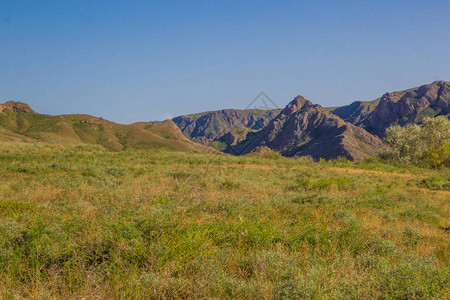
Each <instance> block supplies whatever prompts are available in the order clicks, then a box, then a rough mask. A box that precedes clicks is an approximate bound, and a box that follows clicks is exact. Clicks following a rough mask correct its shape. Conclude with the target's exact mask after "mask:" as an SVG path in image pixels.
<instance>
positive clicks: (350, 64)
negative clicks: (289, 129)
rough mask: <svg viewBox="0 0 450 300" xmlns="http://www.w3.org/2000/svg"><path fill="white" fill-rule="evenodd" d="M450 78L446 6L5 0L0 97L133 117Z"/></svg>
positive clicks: (338, 95)
mask: <svg viewBox="0 0 450 300" xmlns="http://www.w3.org/2000/svg"><path fill="white" fill-rule="evenodd" d="M435 80H447V81H448V80H450V1H448V0H441V1H439V0H436V1H433V0H422V1H416V0H396V1H392V0H389V1H387V0H386V1H364V0H358V1H312V0H311V1H245V0H244V1H233V0H231V1H230V0H227V1H195V0H194V1H162V0H161V1H159V0H158V1H150V0H148V1H117V0H114V1H112V0H108V1H106V0H105V1H95V0H89V1H83V0H76V1H72V0H64V1H59V0H54V1H47V0H40V1H21V0H0V102H5V101H7V100H20V101H24V102H27V103H29V104H30V105H31V106H32V107H33V108H34V109H35V110H36V111H38V112H41V113H48V114H63V113H88V114H92V115H95V116H102V117H104V118H107V119H110V120H113V121H117V122H120V123H131V122H135V121H148V120H158V119H162V118H165V117H168V116H169V115H170V116H177V115H181V114H187V113H193V112H200V111H207V110H215V109H221V108H245V107H246V106H247V104H248V103H249V102H251V100H252V99H253V98H254V97H255V96H256V95H257V94H258V93H259V92H261V91H265V92H266V93H267V94H268V95H269V96H270V97H271V98H272V99H273V100H274V101H275V102H276V103H277V104H278V105H279V106H285V105H286V104H287V103H288V102H289V101H290V100H291V99H292V98H293V97H294V96H296V95H298V94H301V95H303V96H305V97H306V98H308V99H310V100H312V101H313V102H316V103H319V104H322V105H323V106H336V105H343V104H347V103H350V102H352V101H354V100H371V99H375V98H377V97H379V96H381V95H382V94H383V93H385V92H386V91H394V90H402V89H406V88H410V87H414V86H418V85H421V84H425V83H430V82H432V81H435Z"/></svg>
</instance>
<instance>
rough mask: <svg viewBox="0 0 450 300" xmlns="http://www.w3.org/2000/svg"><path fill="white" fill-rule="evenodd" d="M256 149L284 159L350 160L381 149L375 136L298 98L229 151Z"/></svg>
mask: <svg viewBox="0 0 450 300" xmlns="http://www.w3.org/2000/svg"><path fill="white" fill-rule="evenodd" d="M260 146H267V147H269V148H270V149H272V150H275V151H278V152H280V153H281V154H282V155H284V156H288V157H292V156H311V157H313V158H314V159H319V158H325V159H332V158H337V157H345V158H347V159H350V160H356V159H363V158H366V157H368V156H371V155H374V154H376V153H377V152H378V151H379V150H381V149H383V143H382V142H381V140H380V139H379V138H378V137H376V136H373V135H371V134H370V133H368V132H367V131H365V130H364V129H362V128H360V127H357V126H354V125H352V124H351V123H348V122H345V121H343V120H342V119H341V118H339V117H337V116H335V115H333V114H332V113H330V112H328V111H326V110H325V109H324V108H323V107H322V106H320V105H314V104H312V103H311V102H310V101H308V100H306V99H305V98H303V97H301V96H298V97H296V98H295V99H294V100H292V101H291V102H290V103H289V104H288V105H287V106H286V108H285V109H283V110H282V111H281V112H280V113H279V115H278V116H276V117H275V118H274V119H272V120H271V121H270V122H269V124H268V125H267V126H266V127H264V128H263V129H262V130H260V131H258V132H255V133H250V134H249V135H248V136H247V139H245V140H244V141H242V142H241V143H239V144H237V145H236V146H234V147H232V148H231V149H230V150H229V152H230V153H234V154H246V153H249V152H251V151H252V150H253V149H255V148H257V147H260Z"/></svg>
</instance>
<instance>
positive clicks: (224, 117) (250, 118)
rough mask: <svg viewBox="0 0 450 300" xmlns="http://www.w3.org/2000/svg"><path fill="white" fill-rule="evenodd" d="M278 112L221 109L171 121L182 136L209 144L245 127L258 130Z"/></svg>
mask: <svg viewBox="0 0 450 300" xmlns="http://www.w3.org/2000/svg"><path fill="white" fill-rule="evenodd" d="M279 111H280V110H260V109H247V110H239V109H223V110H218V111H209V112H204V113H198V114H192V115H186V116H179V117H176V118H173V119H172V121H173V122H174V123H175V124H177V125H178V127H180V129H181V131H182V132H183V134H184V135H185V136H186V137H188V138H191V139H193V140H196V141H200V142H202V143H205V144H207V143H209V142H212V141H214V140H216V139H219V138H220V137H222V136H224V135H225V134H227V133H229V132H230V131H232V130H233V129H234V128H238V127H246V128H248V129H251V130H259V129H261V128H263V127H264V126H266V125H267V124H268V123H269V121H270V120H271V119H272V118H274V117H275V116H276V115H277V114H278V113H279Z"/></svg>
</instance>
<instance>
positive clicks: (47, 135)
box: [0, 101, 216, 152]
mask: <svg viewBox="0 0 450 300" xmlns="http://www.w3.org/2000/svg"><path fill="white" fill-rule="evenodd" d="M0 141H24V142H33V141H43V142H49V143H62V144H80V143H86V144H97V145H101V146H103V147H105V148H107V149H109V150H113V151H119V150H125V149H149V148H162V147H165V148H169V149H174V150H181V151H198V152H216V151H215V150H213V149H211V148H209V147H207V146H204V145H201V144H198V143H195V142H193V141H191V140H189V139H187V138H186V137H185V136H184V135H183V134H182V133H181V130H180V129H179V128H178V127H177V126H176V125H175V124H174V123H173V122H172V121H170V120H166V121H164V122H158V123H150V122H149V123H136V124H131V125H122V124H117V123H114V122H110V121H107V120H105V119H103V118H96V117H93V116H89V115H60V116H50V115H43V114H39V113H36V112H34V111H33V110H32V109H31V108H30V107H29V106H28V105H27V104H25V103H21V102H12V101H10V102H6V103H4V104H0Z"/></svg>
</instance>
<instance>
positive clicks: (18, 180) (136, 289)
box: [0, 143, 450, 299]
mask: <svg viewBox="0 0 450 300" xmlns="http://www.w3.org/2000/svg"><path fill="white" fill-rule="evenodd" d="M0 176H1V181H0V298H2V299H8V298H10V299H13V298H18V297H26V298H147V299H148V298H155V299H173V298H255V299H269V298H270V299H273V298H275V299H292V298H306V299H324V298H325V299H343V298H344V299H369V298H375V299H445V298H446V297H447V298H448V295H449V277H450V268H449V266H450V238H449V228H450V210H449V207H450V191H449V189H450V182H449V179H450V178H449V177H450V172H449V171H448V170H425V169H413V168H409V169H406V168H400V167H393V166H388V165H383V164H379V163H368V162H366V163H350V162H346V161H334V162H323V161H322V162H318V163H314V162H311V161H308V160H305V159H299V160H294V159H285V158H282V157H279V156H277V155H266V156H265V155H262V156H245V157H232V156H226V155H213V154H209V155H208V154H195V153H191V154H188V153H182V152H175V151H169V150H168V149H159V150H127V151H122V152H108V151H106V150H104V148H101V147H100V146H90V145H82V146H76V145H66V146H58V145H48V144H43V143H42V144H41V143H35V144H31V143H1V144H0Z"/></svg>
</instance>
